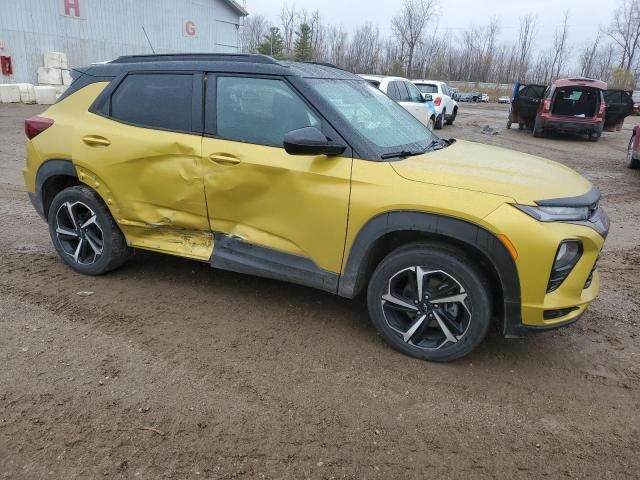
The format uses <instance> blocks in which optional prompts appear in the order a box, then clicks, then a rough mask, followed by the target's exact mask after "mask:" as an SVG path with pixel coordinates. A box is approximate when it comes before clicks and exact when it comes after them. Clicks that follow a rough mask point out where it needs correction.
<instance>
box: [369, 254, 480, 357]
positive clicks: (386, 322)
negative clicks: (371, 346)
mask: <svg viewBox="0 0 640 480" xmlns="http://www.w3.org/2000/svg"><path fill="white" fill-rule="evenodd" d="M367 303H368V307H369V314H370V316H371V319H372V321H373V323H374V325H375V327H376V329H377V330H378V332H379V333H380V335H381V336H382V337H383V338H384V340H385V341H386V342H387V343H389V344H390V345H391V346H392V347H393V348H395V349H396V350H399V351H400V352H402V353H404V354H406V355H410V356H412V357H416V358H420V359H423V360H430V361H436V362H447V361H452V360H456V359H458V358H461V357H464V356H465V355H467V354H469V353H470V352H471V351H472V350H474V349H475V348H476V347H477V346H478V345H479V344H480V343H481V342H482V340H483V339H484V337H485V336H486V334H487V331H488V329H489V325H490V319H491V296H490V294H489V283H488V281H487V279H486V278H485V277H484V275H483V274H482V273H481V271H480V270H479V269H478V268H477V267H476V266H475V264H474V263H473V262H471V261H468V260H466V259H465V257H464V256H463V255H461V254H459V253H458V252H454V251H449V250H445V249H444V248H441V247H438V246H433V245H420V244H417V245H413V246H410V247H408V248H405V249H400V250H397V251H395V252H393V253H391V254H390V255H388V256H387V257H386V258H385V259H384V260H383V261H382V262H381V263H380V265H379V266H378V267H377V268H376V270H375V271H374V273H373V275H372V277H371V280H370V283H369V289H368V293H367Z"/></svg>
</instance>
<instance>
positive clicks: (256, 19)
mask: <svg viewBox="0 0 640 480" xmlns="http://www.w3.org/2000/svg"><path fill="white" fill-rule="evenodd" d="M267 28H268V23H267V19H266V18H264V17H263V16H262V15H251V16H249V17H248V18H247V19H246V21H245V23H244V25H243V26H242V30H241V31H240V42H241V44H242V51H243V52H245V53H255V52H256V51H257V50H258V45H260V43H261V42H262V40H263V37H264V36H265V35H266V33H267Z"/></svg>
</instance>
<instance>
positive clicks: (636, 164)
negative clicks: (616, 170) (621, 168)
mask: <svg viewBox="0 0 640 480" xmlns="http://www.w3.org/2000/svg"><path fill="white" fill-rule="evenodd" d="M635 138H636V137H635V135H632V136H631V139H630V140H629V146H628V147H627V160H626V161H625V162H624V164H625V166H626V167H627V168H633V169H636V168H640V160H638V159H637V158H633V154H634V151H633V144H634V142H635Z"/></svg>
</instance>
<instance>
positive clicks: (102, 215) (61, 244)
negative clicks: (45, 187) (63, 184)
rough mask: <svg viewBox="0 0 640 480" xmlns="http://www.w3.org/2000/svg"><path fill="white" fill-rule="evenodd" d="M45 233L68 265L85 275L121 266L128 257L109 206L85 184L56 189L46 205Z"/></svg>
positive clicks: (99, 273)
mask: <svg viewBox="0 0 640 480" xmlns="http://www.w3.org/2000/svg"><path fill="white" fill-rule="evenodd" d="M47 218H48V221H49V234H50V235H51V240H52V241H53V246H54V247H55V249H56V251H57V252H58V254H59V255H60V257H61V258H62V260H63V261H64V263H66V264H67V265H68V266H70V267H71V268H73V269H74V270H75V271H77V272H80V273H83V274H85V275H102V274H103V273H107V272H109V271H111V270H115V269H116V268H118V267H120V266H122V264H124V263H125V262H126V261H127V259H128V258H129V257H130V256H131V253H132V250H131V249H130V248H129V247H128V246H127V242H126V240H125V238H124V235H123V234H122V232H121V231H120V228H119V227H118V224H117V223H116V222H115V220H114V219H113V217H112V216H111V213H109V209H108V208H107V206H106V205H105V204H104V202H103V201H102V199H101V198H100V197H99V196H98V194H97V193H96V192H94V191H93V190H91V189H90V188H88V187H86V186H76V187H70V188H67V189H65V190H63V191H62V192H60V193H59V194H58V195H56V197H55V198H54V199H53V202H51V206H50V207H49V215H48V217H47Z"/></svg>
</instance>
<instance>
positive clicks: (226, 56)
mask: <svg viewBox="0 0 640 480" xmlns="http://www.w3.org/2000/svg"><path fill="white" fill-rule="evenodd" d="M202 61H211V62H225V61H233V62H245V63H270V64H277V63H278V62H277V61H276V60H274V59H273V58H271V57H268V56H266V55H251V54H243V53H160V54H154V55H125V56H122V57H118V58H116V59H115V60H112V61H111V62H109V63H146V62H202Z"/></svg>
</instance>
